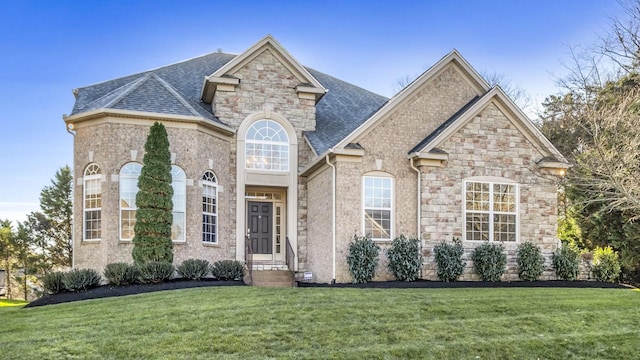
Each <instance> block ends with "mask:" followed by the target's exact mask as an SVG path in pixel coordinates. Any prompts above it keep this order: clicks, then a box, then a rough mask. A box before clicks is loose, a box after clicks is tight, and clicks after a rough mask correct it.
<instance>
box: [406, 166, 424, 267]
mask: <svg viewBox="0 0 640 360" xmlns="http://www.w3.org/2000/svg"><path fill="white" fill-rule="evenodd" d="M413 159H414V158H410V159H409V165H410V166H411V168H412V169H413V170H414V171H415V172H416V173H417V174H418V189H417V191H416V193H417V194H418V195H417V197H418V198H417V204H418V216H417V219H416V220H417V225H418V234H417V235H418V240H420V256H422V233H421V232H420V226H421V225H422V224H421V222H422V221H421V219H422V196H421V195H422V194H421V190H422V189H421V188H422V186H421V185H422V176H420V175H421V174H420V169H418V168H417V167H416V166H415V165H414V164H413Z"/></svg>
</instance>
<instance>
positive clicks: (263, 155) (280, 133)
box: [245, 120, 289, 171]
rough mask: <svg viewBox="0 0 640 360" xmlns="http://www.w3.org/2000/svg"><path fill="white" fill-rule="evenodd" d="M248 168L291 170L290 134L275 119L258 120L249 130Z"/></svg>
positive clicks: (246, 158) (246, 164)
mask: <svg viewBox="0 0 640 360" xmlns="http://www.w3.org/2000/svg"><path fill="white" fill-rule="evenodd" d="M245 167H246V168H247V169H260V170H275V171H289V136H287V132H286V131H285V130H284V128H283V127H282V126H280V124H278V123H277V122H275V121H273V120H259V121H256V123H254V124H253V125H251V127H250V128H249V130H248V131H247V137H246V144H245Z"/></svg>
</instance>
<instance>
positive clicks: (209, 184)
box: [202, 170, 220, 244]
mask: <svg viewBox="0 0 640 360" xmlns="http://www.w3.org/2000/svg"><path fill="white" fill-rule="evenodd" d="M210 195H213V196H210ZM210 199H213V201H212V202H209V201H208V200H210ZM211 204H213V205H211ZM211 206H213V208H214V209H213V210H214V211H213V212H211V211H208V210H210V208H211ZM219 206H220V204H219V202H218V182H217V178H216V175H215V173H214V172H213V171H212V170H207V171H205V173H204V175H203V176H202V242H203V243H204V244H217V243H218V227H219V223H218V207H219ZM207 217H212V218H213V219H214V223H213V224H211V223H208V222H206V221H205V219H206V218H207ZM211 226H212V227H213V232H211V231H208V229H210V227H211ZM207 237H209V238H213V241H211V240H206V238H207Z"/></svg>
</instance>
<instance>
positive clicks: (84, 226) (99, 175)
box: [82, 162, 103, 242]
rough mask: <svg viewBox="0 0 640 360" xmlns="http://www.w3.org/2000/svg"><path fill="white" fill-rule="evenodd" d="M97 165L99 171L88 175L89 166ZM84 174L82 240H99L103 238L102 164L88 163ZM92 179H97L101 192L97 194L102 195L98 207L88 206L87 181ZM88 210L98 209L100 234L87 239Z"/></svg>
mask: <svg viewBox="0 0 640 360" xmlns="http://www.w3.org/2000/svg"><path fill="white" fill-rule="evenodd" d="M93 165H95V166H96V167H97V169H98V170H97V171H98V172H97V173H95V174H92V175H88V174H87V173H88V171H89V167H90V166H93ZM83 174H84V176H83V177H82V242H98V241H100V240H102V221H103V219H102V201H103V199H102V182H103V181H102V177H103V175H102V168H100V166H99V165H98V164H96V163H94V162H92V163H90V164H88V165H87V166H86V167H85V169H84V173H83ZM91 180H97V181H96V183H97V185H98V190H99V192H98V193H97V194H99V197H100V207H97V208H87V207H86V205H87V182H89V181H91ZM88 211H91V212H93V211H98V212H99V214H100V229H99V232H100V236H98V237H97V238H95V239H94V238H91V239H87V238H86V236H87V231H86V230H87V212H88Z"/></svg>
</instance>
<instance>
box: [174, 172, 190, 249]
mask: <svg viewBox="0 0 640 360" xmlns="http://www.w3.org/2000/svg"><path fill="white" fill-rule="evenodd" d="M171 178H172V181H171V186H172V187H173V198H172V201H173V222H172V223H171V240H173V241H185V235H186V234H185V229H186V221H187V217H186V211H187V176H186V175H185V173H184V170H182V169H181V168H180V167H179V166H176V165H171Z"/></svg>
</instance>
